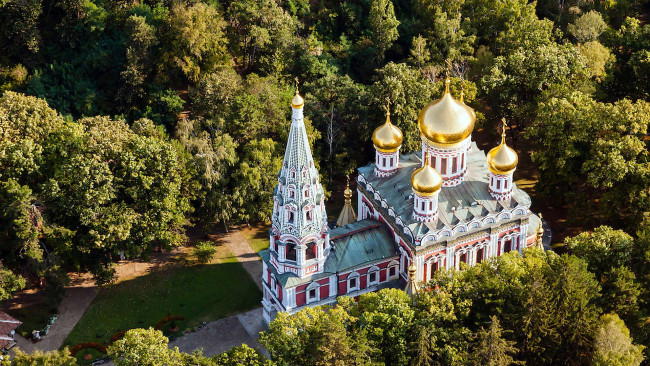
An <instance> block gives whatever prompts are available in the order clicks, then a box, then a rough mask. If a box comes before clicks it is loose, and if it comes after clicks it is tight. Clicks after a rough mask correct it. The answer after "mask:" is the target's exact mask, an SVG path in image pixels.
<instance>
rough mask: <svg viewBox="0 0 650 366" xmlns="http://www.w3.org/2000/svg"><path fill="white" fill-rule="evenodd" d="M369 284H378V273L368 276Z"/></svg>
mask: <svg viewBox="0 0 650 366" xmlns="http://www.w3.org/2000/svg"><path fill="white" fill-rule="evenodd" d="M368 282H370V283H375V282H377V272H371V273H370V274H368Z"/></svg>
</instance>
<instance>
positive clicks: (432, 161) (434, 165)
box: [431, 156, 436, 168]
mask: <svg viewBox="0 0 650 366" xmlns="http://www.w3.org/2000/svg"><path fill="white" fill-rule="evenodd" d="M431 166H432V167H434V168H435V167H436V157H435V156H432V157H431Z"/></svg>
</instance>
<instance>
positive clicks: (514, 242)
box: [260, 78, 543, 323]
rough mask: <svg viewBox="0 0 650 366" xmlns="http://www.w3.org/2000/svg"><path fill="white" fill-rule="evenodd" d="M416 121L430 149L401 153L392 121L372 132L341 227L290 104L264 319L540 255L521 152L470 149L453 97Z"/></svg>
mask: <svg viewBox="0 0 650 366" xmlns="http://www.w3.org/2000/svg"><path fill="white" fill-rule="evenodd" d="M445 83H446V87H445V92H444V94H443V96H442V98H440V99H438V100H435V101H432V102H431V103H429V104H428V105H426V106H425V107H424V108H423V109H422V111H421V112H420V115H419V118H418V121H417V123H418V127H419V130H420V135H421V138H422V151H419V152H412V153H410V154H407V155H403V156H401V155H400V147H401V144H402V139H403V136H402V132H401V130H400V129H399V128H398V127H397V126H395V125H393V124H391V122H390V111H387V113H386V121H385V123H384V124H382V125H381V126H379V127H378V128H377V129H376V130H375V131H374V133H373V136H372V142H373V145H374V147H375V161H374V163H370V164H368V165H366V166H364V167H361V168H358V175H357V182H356V193H357V200H356V207H357V209H356V212H357V213H358V216H357V214H356V213H355V210H354V208H353V206H352V195H353V194H352V191H351V190H350V188H349V186H348V187H347V188H346V190H345V192H344V195H345V206H344V207H343V210H342V212H341V213H340V215H339V218H338V220H337V222H336V225H329V224H328V222H327V214H326V212H325V196H324V192H323V187H322V185H321V183H320V181H319V175H318V171H317V170H316V167H315V166H314V160H313V157H312V154H311V150H310V147H309V142H308V139H307V132H306V130H305V125H304V122H303V106H304V100H303V98H302V97H301V96H300V95H299V94H298V91H297V90H296V95H295V97H294V98H293V100H292V101H291V108H292V117H291V127H290V132H289V138H288V141H287V146H286V151H285V155H284V161H283V165H282V169H281V170H280V172H279V175H278V184H277V186H276V188H275V190H274V193H273V216H272V220H271V229H270V230H269V236H270V245H269V249H268V250H265V251H263V252H260V256H261V257H262V260H263V274H262V277H263V278H262V283H263V292H264V295H263V299H262V305H263V309H264V311H263V313H264V320H265V321H266V322H267V323H269V322H271V321H272V320H273V319H274V318H275V315H276V314H277V313H278V312H281V311H284V312H287V313H289V314H293V313H295V312H298V311H300V310H301V309H303V308H304V307H306V306H317V305H324V304H333V303H335V302H336V299H337V297H338V296H344V295H345V296H350V297H357V296H359V295H361V294H364V293H367V292H371V291H377V290H380V289H382V288H387V287H392V288H405V290H406V291H407V292H413V291H416V289H417V283H418V282H427V281H429V280H430V279H431V277H432V275H433V274H434V273H435V272H436V271H437V270H439V269H442V268H453V269H460V267H461V263H465V265H469V266H472V265H474V264H476V263H481V262H482V261H484V260H486V259H488V258H491V257H495V256H499V255H501V254H503V253H507V252H511V251H516V252H519V253H521V252H522V250H523V249H524V248H525V247H529V246H533V245H535V246H539V247H541V245H542V244H541V237H542V234H543V229H542V225H541V218H540V217H538V216H537V215H535V214H533V213H532V212H531V211H530V209H529V208H530V204H531V200H530V197H529V196H528V195H527V194H526V193H525V192H524V191H522V190H520V189H518V188H517V186H516V185H515V183H514V181H513V174H514V172H515V170H516V168H517V163H518V156H517V153H516V152H515V151H514V150H513V149H512V148H510V147H509V146H508V145H507V144H506V141H505V122H504V126H503V127H504V130H503V132H502V138H501V143H500V144H499V145H498V146H496V147H494V148H493V149H492V150H490V151H489V152H488V153H487V155H486V154H485V153H484V152H483V151H482V150H480V149H479V148H478V147H477V145H476V143H474V142H472V132H473V129H474V124H475V122H476V115H475V113H474V110H473V109H472V108H470V107H469V106H467V105H466V104H465V103H464V102H463V94H462V93H461V95H460V97H459V99H455V98H454V97H453V96H452V95H451V93H450V92H449V83H450V80H449V78H447V80H446V81H445Z"/></svg>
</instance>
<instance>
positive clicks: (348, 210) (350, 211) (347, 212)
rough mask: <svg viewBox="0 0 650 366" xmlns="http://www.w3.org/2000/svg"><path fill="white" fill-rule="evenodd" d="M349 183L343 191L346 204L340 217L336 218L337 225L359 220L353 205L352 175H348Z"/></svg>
mask: <svg viewBox="0 0 650 366" xmlns="http://www.w3.org/2000/svg"><path fill="white" fill-rule="evenodd" d="M345 178H346V179H347V183H346V185H345V190H344V191H343V197H345V204H344V205H343V209H341V213H340V214H339V218H338V219H337V220H336V226H345V225H347V224H350V223H352V222H355V221H357V214H356V213H355V212H354V208H353V207H352V190H350V176H349V175H346V176H345Z"/></svg>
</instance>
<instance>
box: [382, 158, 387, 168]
mask: <svg viewBox="0 0 650 366" xmlns="http://www.w3.org/2000/svg"><path fill="white" fill-rule="evenodd" d="M381 165H382V166H386V158H382V159H381Z"/></svg>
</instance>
